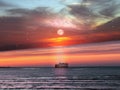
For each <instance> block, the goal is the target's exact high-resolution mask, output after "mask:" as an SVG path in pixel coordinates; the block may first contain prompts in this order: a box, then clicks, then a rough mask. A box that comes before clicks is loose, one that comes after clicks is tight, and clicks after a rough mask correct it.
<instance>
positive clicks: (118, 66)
mask: <svg viewBox="0 0 120 90" xmlns="http://www.w3.org/2000/svg"><path fill="white" fill-rule="evenodd" d="M0 68H54V67H0ZM69 68H120V66H71V67H69Z"/></svg>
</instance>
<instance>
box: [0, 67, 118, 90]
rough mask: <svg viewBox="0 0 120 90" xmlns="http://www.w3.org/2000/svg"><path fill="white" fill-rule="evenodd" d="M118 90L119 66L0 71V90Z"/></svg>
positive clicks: (4, 69) (6, 69)
mask: <svg viewBox="0 0 120 90" xmlns="http://www.w3.org/2000/svg"><path fill="white" fill-rule="evenodd" d="M6 89H7V90H16V89H20V90H39V89H42V90H120V67H91V68H90V67H84V68H82V67H81V68H0V90H6Z"/></svg>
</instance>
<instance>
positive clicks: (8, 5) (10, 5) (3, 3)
mask: <svg viewBox="0 0 120 90" xmlns="http://www.w3.org/2000/svg"><path fill="white" fill-rule="evenodd" d="M14 6H15V5H12V4H9V3H6V2H3V1H0V7H1V8H2V7H4V8H5V7H14Z"/></svg>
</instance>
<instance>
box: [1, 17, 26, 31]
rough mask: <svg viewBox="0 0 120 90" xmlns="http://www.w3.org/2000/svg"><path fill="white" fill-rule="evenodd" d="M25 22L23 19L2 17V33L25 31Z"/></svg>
mask: <svg viewBox="0 0 120 90" xmlns="http://www.w3.org/2000/svg"><path fill="white" fill-rule="evenodd" d="M25 21H26V20H25V18H23V17H0V32H1V31H10V30H11V31H18V30H24V27H23V26H24V23H25Z"/></svg>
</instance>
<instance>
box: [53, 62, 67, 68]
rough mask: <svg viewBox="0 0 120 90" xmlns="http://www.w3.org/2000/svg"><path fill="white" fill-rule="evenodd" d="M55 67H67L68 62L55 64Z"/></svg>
mask: <svg viewBox="0 0 120 90" xmlns="http://www.w3.org/2000/svg"><path fill="white" fill-rule="evenodd" d="M55 68H68V63H58V64H55Z"/></svg>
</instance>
